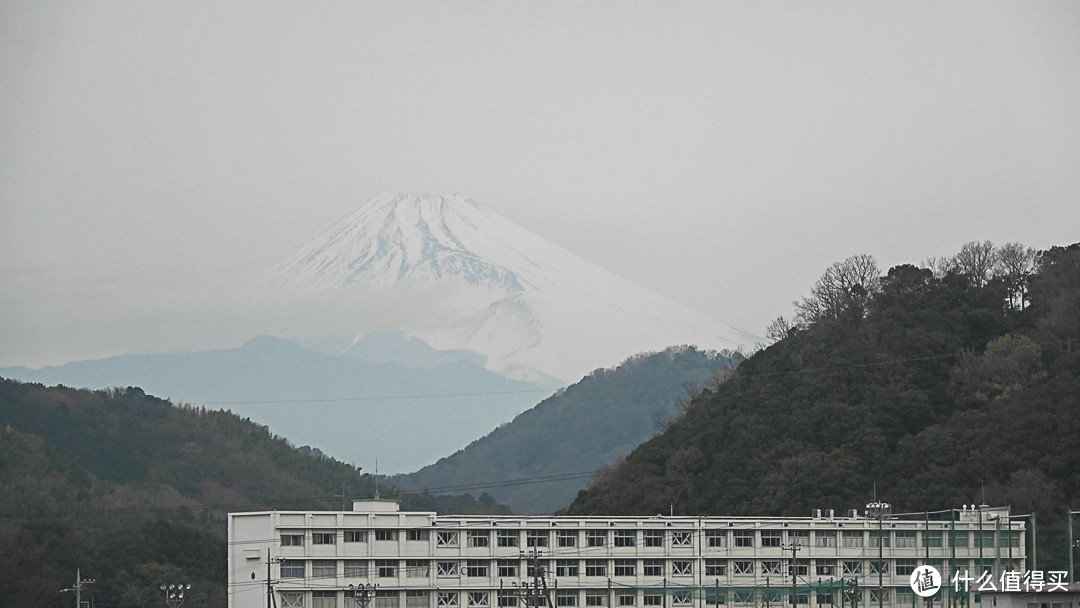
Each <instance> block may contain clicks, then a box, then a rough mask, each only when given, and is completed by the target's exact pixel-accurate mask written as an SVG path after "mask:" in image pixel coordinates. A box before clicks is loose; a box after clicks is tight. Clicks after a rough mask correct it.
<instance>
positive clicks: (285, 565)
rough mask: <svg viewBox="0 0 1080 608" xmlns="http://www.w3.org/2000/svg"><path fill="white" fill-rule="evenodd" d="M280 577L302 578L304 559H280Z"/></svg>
mask: <svg viewBox="0 0 1080 608" xmlns="http://www.w3.org/2000/svg"><path fill="white" fill-rule="evenodd" d="M281 578H304V560H302V559H285V560H282V561H281Z"/></svg>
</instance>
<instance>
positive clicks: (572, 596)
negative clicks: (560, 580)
mask: <svg viewBox="0 0 1080 608" xmlns="http://www.w3.org/2000/svg"><path fill="white" fill-rule="evenodd" d="M577 596H578V592H577V591H569V590H563V591H556V592H555V605H556V606H564V607H565V606H577Z"/></svg>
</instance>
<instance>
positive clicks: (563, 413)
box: [402, 347, 741, 513]
mask: <svg viewBox="0 0 1080 608" xmlns="http://www.w3.org/2000/svg"><path fill="white" fill-rule="evenodd" d="M740 359H741V356H740V355H738V354H733V355H730V356H727V355H722V354H717V353H713V352H705V351H701V350H698V349H695V348H692V347H674V348H669V349H667V350H664V351H662V352H658V353H648V354H641V355H637V356H635V357H632V358H630V359H627V360H626V361H624V362H623V363H622V364H621V365H619V366H617V367H615V368H612V369H600V370H596V371H595V372H593V373H592V374H589V375H588V376H586V377H585V378H583V379H582V380H581V381H579V382H577V383H576V384H574V385H572V386H570V387H568V388H567V389H566V390H564V391H560V392H559V393H557V394H556V395H554V396H552V397H549V398H548V399H545V400H544V401H542V402H541V403H539V404H538V405H537V406H536V407H533V408H531V409H529V410H528V411H526V412H523V413H522V414H520V415H518V416H517V417H516V418H514V420H513V421H512V422H509V423H507V424H504V425H502V426H500V427H499V428H497V429H495V430H494V431H492V432H491V433H490V434H488V435H487V436H485V437H483V438H481V439H478V440H476V441H474V442H473V443H472V444H470V445H469V446H468V447H466V448H465V449H463V450H461V451H459V452H457V453H456V454H453V455H452V456H449V457H447V458H443V459H441V460H439V461H438V462H437V463H435V464H433V465H431V466H428V467H425V468H423V469H421V470H420V471H418V472H416V473H413V474H411V475H406V476H404V477H403V478H402V485H403V486H405V487H412V488H423V487H427V486H429V487H442V486H454V485H459V484H460V485H464V484H468V483H472V482H474V481H476V480H508V481H511V480H520V479H530V480H534V481H538V478H548V477H550V478H552V480H551V481H547V482H543V483H528V484H513V485H506V486H504V487H493V488H490V489H489V490H488V492H490V493H491V495H492V496H494V497H495V498H496V499H498V500H499V501H500V502H503V503H505V504H508V505H510V506H512V507H514V508H515V509H516V510H519V511H523V512H527V513H550V512H552V511H555V510H556V509H560V508H562V507H564V506H566V504H567V503H568V502H570V500H571V499H572V498H573V497H574V495H575V494H576V493H577V492H578V490H580V489H581V488H583V487H585V484H586V483H587V481H588V477H589V476H588V475H577V476H574V474H576V473H583V472H585V473H587V472H589V471H594V470H596V469H598V468H600V467H602V466H608V465H610V464H612V463H613V462H615V461H616V460H617V459H618V458H621V457H623V456H625V455H626V454H628V453H629V452H630V450H632V449H633V448H634V447H636V446H637V445H638V444H640V443H641V442H642V441H645V440H646V439H648V438H649V437H650V436H652V435H653V434H654V433H655V432H656V431H657V426H658V423H659V424H660V425H662V424H663V422H664V421H665V420H667V419H669V418H671V417H673V416H674V415H675V413H676V404H677V402H678V401H679V399H680V397H685V396H686V395H687V391H690V392H694V391H695V390H696V389H695V387H699V386H705V385H707V384H709V383H715V382H718V381H719V379H721V378H722V377H723V376H726V374H728V373H729V372H730V370H731V369H732V368H733V367H734V366H735V364H736V363H737V362H738V361H739V360H740ZM567 477H569V478H567Z"/></svg>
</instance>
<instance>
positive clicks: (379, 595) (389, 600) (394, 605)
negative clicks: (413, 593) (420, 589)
mask: <svg viewBox="0 0 1080 608" xmlns="http://www.w3.org/2000/svg"><path fill="white" fill-rule="evenodd" d="M372 607H373V608H398V592H397V591H381V590H376V591H375V601H374V602H373V603H372Z"/></svg>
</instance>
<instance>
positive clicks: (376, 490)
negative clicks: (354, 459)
mask: <svg viewBox="0 0 1080 608" xmlns="http://www.w3.org/2000/svg"><path fill="white" fill-rule="evenodd" d="M375 500H379V459H378V458H376V459H375Z"/></svg>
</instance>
